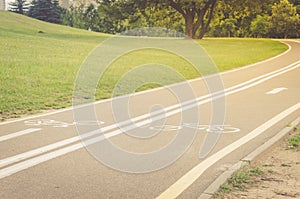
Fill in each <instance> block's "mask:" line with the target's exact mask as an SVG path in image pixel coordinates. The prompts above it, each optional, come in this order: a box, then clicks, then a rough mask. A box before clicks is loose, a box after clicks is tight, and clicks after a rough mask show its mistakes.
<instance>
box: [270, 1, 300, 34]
mask: <svg viewBox="0 0 300 199" xmlns="http://www.w3.org/2000/svg"><path fill="white" fill-rule="evenodd" d="M270 24H271V30H270V31H271V32H270V34H271V36H273V37H279V38H288V37H299V36H300V32H299V30H300V16H299V15H298V14H297V11H296V7H295V6H294V5H293V4H291V3H290V2H289V1H288V0H280V3H276V4H274V5H273V6H272V16H271V19H270Z"/></svg>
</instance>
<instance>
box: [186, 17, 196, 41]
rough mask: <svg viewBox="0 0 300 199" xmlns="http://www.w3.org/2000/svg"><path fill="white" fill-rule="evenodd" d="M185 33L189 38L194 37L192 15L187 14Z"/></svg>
mask: <svg viewBox="0 0 300 199" xmlns="http://www.w3.org/2000/svg"><path fill="white" fill-rule="evenodd" d="M184 19H185V35H186V36H187V37H189V38H192V39H194V38H195V35H194V19H193V17H192V16H190V15H186V16H185V18H184Z"/></svg>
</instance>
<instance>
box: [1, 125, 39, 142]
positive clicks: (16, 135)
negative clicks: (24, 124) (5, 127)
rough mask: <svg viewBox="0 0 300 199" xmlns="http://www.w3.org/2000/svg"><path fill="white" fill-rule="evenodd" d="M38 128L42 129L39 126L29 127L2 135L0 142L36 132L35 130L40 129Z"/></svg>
mask: <svg viewBox="0 0 300 199" xmlns="http://www.w3.org/2000/svg"><path fill="white" fill-rule="evenodd" d="M40 130H42V129H41V128H30V129H25V130H23V131H18V132H16V133H11V134H8V135H3V136H1V137H0V142H3V141H6V140H10V139H13V138H16V137H19V136H23V135H27V134H30V133H33V132H37V131H40Z"/></svg>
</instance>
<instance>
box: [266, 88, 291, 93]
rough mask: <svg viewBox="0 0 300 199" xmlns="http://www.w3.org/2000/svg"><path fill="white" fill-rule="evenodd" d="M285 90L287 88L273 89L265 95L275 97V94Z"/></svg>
mask: <svg viewBox="0 0 300 199" xmlns="http://www.w3.org/2000/svg"><path fill="white" fill-rule="evenodd" d="M285 90H288V89H287V88H283V87H282V88H275V89H273V90H271V91H269V92H267V93H266V94H267V95H275V94H278V93H280V92H282V91H285Z"/></svg>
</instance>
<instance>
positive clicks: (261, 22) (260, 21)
mask: <svg viewBox="0 0 300 199" xmlns="http://www.w3.org/2000/svg"><path fill="white" fill-rule="evenodd" d="M269 27H270V23H269V17H268V16H267V15H265V16H261V15H257V16H256V18H255V19H254V20H253V21H252V22H251V27H250V30H251V33H252V35H253V36H254V37H259V38H262V37H266V36H267V35H268V33H269Z"/></svg>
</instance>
